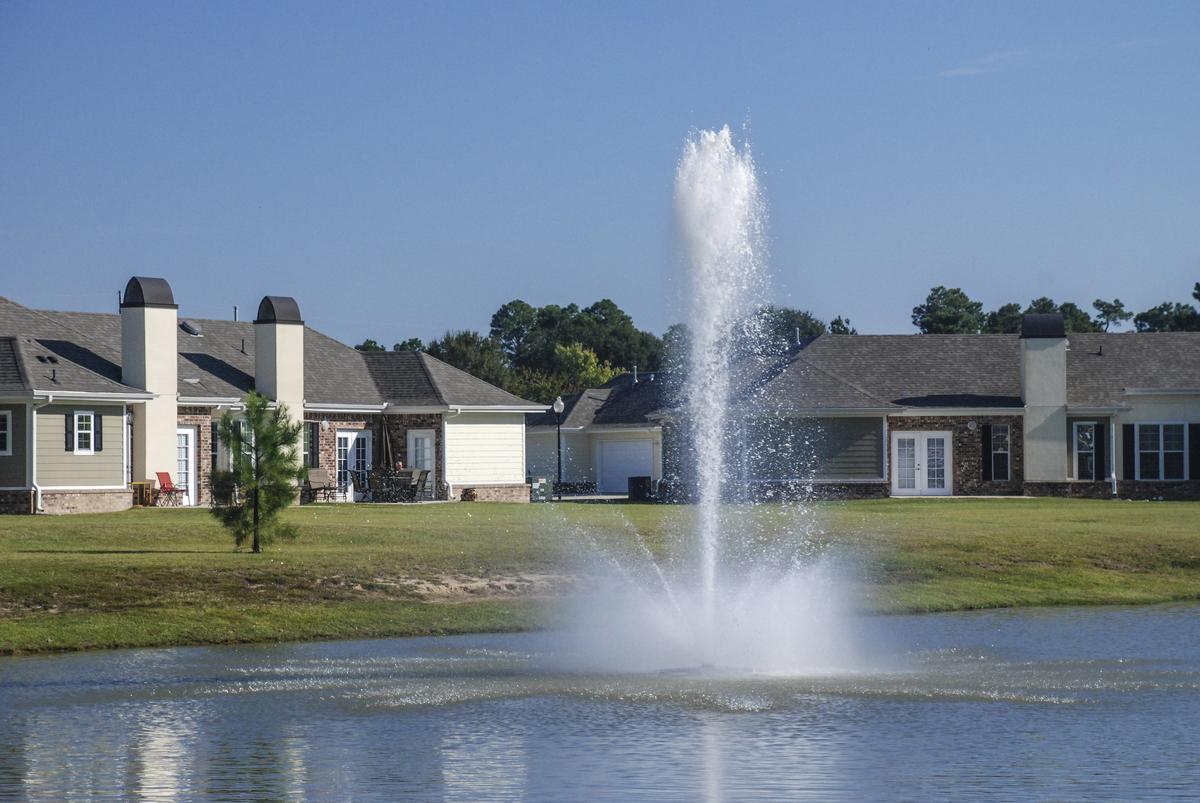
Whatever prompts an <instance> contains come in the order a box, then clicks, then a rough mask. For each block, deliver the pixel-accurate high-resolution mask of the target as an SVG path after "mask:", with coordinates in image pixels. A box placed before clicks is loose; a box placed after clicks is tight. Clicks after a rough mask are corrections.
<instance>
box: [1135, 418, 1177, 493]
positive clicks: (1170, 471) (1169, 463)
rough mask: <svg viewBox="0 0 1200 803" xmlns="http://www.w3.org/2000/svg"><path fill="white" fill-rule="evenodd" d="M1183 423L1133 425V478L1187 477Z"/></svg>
mask: <svg viewBox="0 0 1200 803" xmlns="http://www.w3.org/2000/svg"><path fill="white" fill-rule="evenodd" d="M1187 469H1188V466H1187V427H1186V426H1185V425H1184V424H1138V425H1137V478H1138V479H1139V480H1182V479H1185V478H1186V477H1187Z"/></svg>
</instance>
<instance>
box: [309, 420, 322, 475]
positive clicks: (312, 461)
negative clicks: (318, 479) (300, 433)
mask: <svg viewBox="0 0 1200 803" xmlns="http://www.w3.org/2000/svg"><path fill="white" fill-rule="evenodd" d="M308 428H309V431H310V432H311V434H310V435H309V436H308V443H309V449H308V467H309V468H320V467H321V425H320V424H319V423H317V422H315V421H313V422H310V423H309V425H308Z"/></svg>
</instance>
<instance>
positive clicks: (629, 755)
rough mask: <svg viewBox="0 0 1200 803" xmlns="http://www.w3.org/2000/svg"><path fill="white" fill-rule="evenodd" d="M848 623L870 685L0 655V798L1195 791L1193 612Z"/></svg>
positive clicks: (515, 641) (408, 650)
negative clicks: (867, 647) (871, 666)
mask: <svg viewBox="0 0 1200 803" xmlns="http://www.w3.org/2000/svg"><path fill="white" fill-rule="evenodd" d="M862 628H863V635H864V637H865V640H866V641H867V642H868V643H871V644H874V645H875V647H874V652H875V653H876V654H875V656H874V658H873V661H874V663H875V664H876V665H878V666H879V667H880V668H879V669H877V670H871V671H861V672H855V673H851V674H848V675H841V676H836V677H808V678H795V677H790V678H789V677H770V676H760V675H741V676H739V675H737V674H726V673H720V672H715V671H712V670H697V671H686V670H680V671H679V672H665V673H657V674H646V675H634V674H600V673H587V672H581V671H578V670H568V669H564V668H556V667H559V666H560V665H559V663H558V662H557V660H556V655H557V651H558V650H559V649H560V645H561V641H560V639H559V638H558V637H557V636H556V634H554V633H526V634H516V635H492V636H472V637H452V638H426V639H393V640H379V641H360V642H333V643H322V644H287V645H271V646H254V647H237V648H215V649H208V648H188V649H166V650H130V651H123V652H106V653H85V654H72V655H63V656H51V657H17V658H7V659H0V798H2V799H14V798H15V799H26V798H27V799H44V800H66V799H78V798H83V797H91V798H103V797H111V798H141V799H147V800H159V799H161V800H172V799H194V798H205V799H244V798H250V797H253V798H256V799H269V800H336V799H347V798H350V797H353V798H355V799H358V800H396V799H417V800H589V801H590V800H629V799H640V800H745V799H767V800H782V799H789V800H796V799H814V800H830V799H853V800H861V799H926V798H948V797H953V798H955V799H971V798H981V797H991V798H998V799H1018V798H1054V799H1089V800H1097V799H1129V798H1133V797H1155V798H1164V797H1180V798H1191V799H1195V798H1196V797H1198V796H1200V763H1198V762H1197V761H1196V760H1195V757H1196V752H1197V747H1196V744H1195V742H1194V739H1195V735H1196V733H1197V732H1198V723H1200V693H1198V692H1200V607H1198V606H1194V605H1172V606H1155V607H1145V608H1096V609H1053V610H1023V611H997V612H984V613H967V614H945V615H928V616H897V617H878V618H871V619H868V620H865V621H864V622H862ZM613 649H619V645H614V646H613Z"/></svg>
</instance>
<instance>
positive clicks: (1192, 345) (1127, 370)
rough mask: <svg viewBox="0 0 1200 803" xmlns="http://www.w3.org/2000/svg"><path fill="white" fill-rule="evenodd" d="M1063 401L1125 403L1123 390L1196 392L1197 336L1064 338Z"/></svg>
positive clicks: (1199, 382) (1199, 376)
mask: <svg viewBox="0 0 1200 803" xmlns="http://www.w3.org/2000/svg"><path fill="white" fill-rule="evenodd" d="M1067 339H1068V340H1069V341H1070V343H1071V350H1070V351H1069V352H1067V403H1068V404H1071V405H1074V406H1078V407H1112V406H1118V405H1122V404H1128V403H1129V399H1128V398H1127V397H1125V396H1124V395H1123V393H1124V391H1125V390H1126V389H1128V388H1137V389H1141V390H1146V389H1152V390H1193V391H1194V390H1197V389H1200V332H1140V333H1137V334H1132V333H1125V334H1105V333H1087V334H1082V333H1081V334H1073V335H1068V336H1067Z"/></svg>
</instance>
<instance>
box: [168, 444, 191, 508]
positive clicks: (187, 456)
mask: <svg viewBox="0 0 1200 803" xmlns="http://www.w3.org/2000/svg"><path fill="white" fill-rule="evenodd" d="M171 481H172V482H174V483H175V484H176V485H177V486H179V487H180V488H182V489H183V500H182V502H181V504H184V505H188V506H191V505H194V504H196V502H197V499H196V428H195V427H179V428H178V429H176V430H175V476H174V477H172V478H171Z"/></svg>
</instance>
